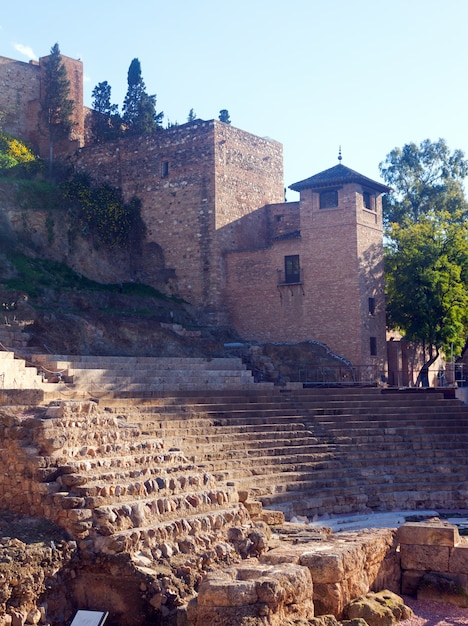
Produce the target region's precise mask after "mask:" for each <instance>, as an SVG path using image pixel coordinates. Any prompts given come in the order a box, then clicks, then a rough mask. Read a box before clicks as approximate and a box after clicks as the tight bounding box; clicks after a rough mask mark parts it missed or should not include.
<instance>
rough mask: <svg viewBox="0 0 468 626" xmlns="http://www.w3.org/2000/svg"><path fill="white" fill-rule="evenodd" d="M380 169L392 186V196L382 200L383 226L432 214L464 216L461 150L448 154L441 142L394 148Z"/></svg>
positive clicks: (465, 168) (466, 167)
mask: <svg viewBox="0 0 468 626" xmlns="http://www.w3.org/2000/svg"><path fill="white" fill-rule="evenodd" d="M379 167H380V172H381V174H382V177H383V178H384V180H385V181H386V183H387V184H388V185H389V186H390V187H392V193H391V194H389V195H387V196H385V197H384V222H385V223H386V224H390V223H392V222H397V223H399V224H402V223H405V222H407V221H408V220H409V221H418V219H419V217H420V216H422V215H427V214H429V213H433V212H434V211H435V212H440V211H448V212H449V213H450V214H452V215H453V216H457V215H458V217H460V216H461V217H464V214H465V213H466V211H467V204H466V200H465V196H464V192H463V182H464V179H465V178H466V176H467V174H468V161H467V160H466V159H465V158H464V154H463V152H462V151H461V150H455V151H454V152H450V150H449V148H448V146H447V143H446V141H445V140H444V139H439V140H438V141H436V142H431V141H430V140H429V139H426V140H424V141H423V142H421V144H420V145H419V146H418V145H416V144H415V143H408V144H406V145H404V146H403V148H394V149H393V150H392V151H391V152H390V153H389V154H388V155H387V158H386V159H385V161H383V162H382V163H380V166H379ZM460 211H462V213H463V215H460Z"/></svg>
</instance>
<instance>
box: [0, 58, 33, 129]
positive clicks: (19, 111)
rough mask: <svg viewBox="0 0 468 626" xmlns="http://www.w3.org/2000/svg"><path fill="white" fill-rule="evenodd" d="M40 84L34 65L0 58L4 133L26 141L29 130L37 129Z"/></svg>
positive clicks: (0, 108) (0, 97) (1, 108)
mask: <svg viewBox="0 0 468 626" xmlns="http://www.w3.org/2000/svg"><path fill="white" fill-rule="evenodd" d="M40 85H41V70H40V67H39V65H38V64H37V63H23V62H22V61H14V60H13V59H8V58H6V57H0V111H2V112H3V113H4V114H5V119H4V122H3V130H4V131H5V132H6V133H9V134H11V135H15V136H16V137H20V138H21V139H23V140H25V141H29V140H30V130H31V129H32V128H35V127H36V126H37V107H38V105H37V101H38V100H39V93H40ZM35 102H36V106H34V103H35Z"/></svg>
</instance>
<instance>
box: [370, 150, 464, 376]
mask: <svg viewBox="0 0 468 626" xmlns="http://www.w3.org/2000/svg"><path fill="white" fill-rule="evenodd" d="M380 170H381V173H382V176H383V178H384V179H385V181H386V182H387V184H389V185H390V186H391V187H392V192H391V194H389V196H388V197H387V198H386V199H385V202H384V221H385V224H386V232H385V234H386V242H387V244H386V250H385V276H386V290H387V314H388V325H389V326H390V327H391V328H395V329H398V330H400V331H401V332H402V333H403V334H404V335H405V336H406V338H408V339H409V340H411V341H415V342H418V343H420V344H422V346H423V348H424V351H425V358H426V361H425V363H424V364H423V366H422V368H421V371H420V373H419V376H418V381H417V382H418V384H419V383H422V384H427V372H428V369H429V367H430V366H431V365H432V364H433V363H434V361H435V360H436V359H437V357H438V356H439V354H440V352H444V353H445V354H446V355H447V354H452V353H453V354H460V353H461V351H462V349H463V347H464V345H465V341H466V337H467V334H468V204H467V201H466V198H465V195H464V191H463V179H464V178H465V177H466V175H467V173H468V167H467V162H466V161H465V159H464V155H463V153H462V152H461V151H459V150H456V151H455V152H453V153H451V152H450V151H449V149H448V147H447V144H446V142H445V141H444V140H442V139H440V140H439V141H438V142H435V143H431V142H430V141H429V140H426V141H423V142H422V143H421V144H420V145H419V146H416V145H415V144H414V143H411V144H407V145H405V146H404V147H403V148H402V149H399V148H395V149H394V150H392V152H391V153H390V154H389V155H388V156H387V158H386V160H385V162H383V163H381V164H380Z"/></svg>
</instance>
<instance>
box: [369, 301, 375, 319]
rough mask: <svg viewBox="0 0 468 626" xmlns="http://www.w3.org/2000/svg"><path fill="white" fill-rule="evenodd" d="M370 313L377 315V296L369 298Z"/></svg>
mask: <svg viewBox="0 0 468 626" xmlns="http://www.w3.org/2000/svg"><path fill="white" fill-rule="evenodd" d="M369 315H375V298H369Z"/></svg>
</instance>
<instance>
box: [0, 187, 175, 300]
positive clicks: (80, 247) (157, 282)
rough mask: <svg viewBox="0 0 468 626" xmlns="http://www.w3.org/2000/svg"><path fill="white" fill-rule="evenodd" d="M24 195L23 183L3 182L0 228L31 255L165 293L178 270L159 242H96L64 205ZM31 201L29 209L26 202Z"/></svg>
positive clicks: (111, 280) (97, 276)
mask: <svg viewBox="0 0 468 626" xmlns="http://www.w3.org/2000/svg"><path fill="white" fill-rule="evenodd" d="M30 201H31V199H30V197H28V198H23V191H22V188H21V184H19V183H17V182H15V181H11V182H0V228H1V229H2V231H3V232H4V233H8V237H9V240H10V242H16V245H17V246H18V247H19V249H21V250H23V251H24V252H25V254H27V255H28V256H37V257H41V258H45V259H50V260H52V261H57V262H60V263H65V264H66V265H68V266H69V267H71V268H72V269H73V270H75V271H76V272H77V273H78V274H82V275H83V276H86V277H87V278H89V279H91V280H95V281H97V282H100V283H110V284H112V283H114V284H117V283H119V282H130V281H137V282H141V283H144V284H148V285H151V286H153V287H155V288H156V289H159V290H160V291H162V292H165V291H167V290H168V288H167V281H168V280H169V278H170V277H171V276H172V275H173V274H174V270H173V269H171V268H167V267H165V265H164V257H163V253H162V250H161V248H160V246H158V244H157V243H155V242H153V243H151V242H148V243H146V244H143V246H142V249H141V251H132V254H129V253H128V250H120V249H111V250H110V249H107V248H105V247H104V246H99V247H97V246H95V245H94V244H93V242H92V241H91V239H90V238H89V237H86V236H83V235H82V234H81V233H80V231H79V229H77V225H76V223H75V222H74V220H73V218H72V217H71V216H70V215H69V214H68V213H67V211H65V209H64V208H63V207H62V206H54V207H49V208H47V209H44V208H38V207H36V206H30V204H29V203H30ZM25 205H26V206H28V210H25V209H24V206H25Z"/></svg>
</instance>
